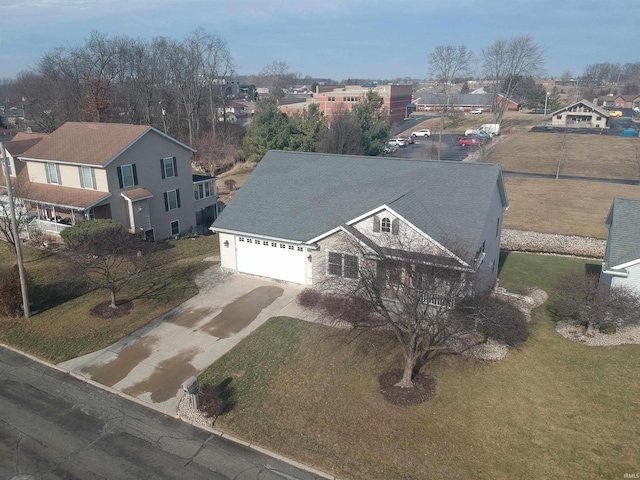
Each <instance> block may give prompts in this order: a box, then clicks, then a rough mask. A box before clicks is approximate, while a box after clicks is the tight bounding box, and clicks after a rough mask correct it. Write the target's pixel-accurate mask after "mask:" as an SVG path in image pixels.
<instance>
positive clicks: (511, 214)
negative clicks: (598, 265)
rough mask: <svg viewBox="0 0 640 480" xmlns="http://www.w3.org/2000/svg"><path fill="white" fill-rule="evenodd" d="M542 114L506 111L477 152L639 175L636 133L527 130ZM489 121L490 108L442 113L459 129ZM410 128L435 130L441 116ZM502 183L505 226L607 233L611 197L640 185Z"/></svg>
mask: <svg viewBox="0 0 640 480" xmlns="http://www.w3.org/2000/svg"><path fill="white" fill-rule="evenodd" d="M547 119H548V117H543V116H541V115H531V114H528V113H523V112H508V113H507V114H506V116H505V118H504V120H503V123H502V126H501V131H502V135H501V136H500V137H498V138H496V139H494V140H493V141H492V142H491V143H490V144H489V145H488V147H487V149H486V151H485V152H484V155H483V156H482V157H480V158H482V159H483V160H482V161H488V162H491V163H499V164H500V165H502V168H503V170H505V171H513V172H527V173H541V174H548V175H554V176H555V175H556V174H557V173H559V174H560V175H571V176H582V177H590V178H598V177H600V178H611V179H624V180H633V181H638V180H640V138H638V137H635V138H629V137H621V136H613V135H593V134H559V133H539V132H530V131H529V130H530V128H531V127H532V126H534V125H538V124H540V123H541V122H542V121H543V120H547ZM492 121H493V117H492V116H491V115H489V114H483V115H480V116H474V115H465V116H462V117H460V118H457V119H447V120H446V122H445V131H446V133H463V132H464V130H465V129H467V128H472V127H478V126H479V125H481V124H482V123H491V122H492ZM414 128H415V129H417V128H431V129H432V131H434V132H437V131H439V128H440V119H430V120H427V121H425V122H423V123H422V124H420V125H418V126H416V127H414ZM409 133H410V132H409ZM558 168H559V172H558ZM505 183H506V186H507V195H508V197H509V210H508V211H507V213H506V215H505V219H504V226H505V227H506V228H513V229H518V230H531V231H536V232H543V233H559V234H565V235H580V236H586V237H597V238H606V237H607V229H606V228H605V226H604V221H605V218H606V216H607V213H608V212H609V208H610V207H611V202H612V201H613V199H614V197H632V198H640V186H634V185H624V184H619V183H606V182H593V181H579V180H565V179H559V180H555V179H538V178H516V177H507V178H506V179H505Z"/></svg>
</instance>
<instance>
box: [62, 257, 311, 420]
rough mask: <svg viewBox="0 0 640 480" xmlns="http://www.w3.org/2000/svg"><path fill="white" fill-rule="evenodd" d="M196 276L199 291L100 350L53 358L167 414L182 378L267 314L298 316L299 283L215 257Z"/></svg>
mask: <svg viewBox="0 0 640 480" xmlns="http://www.w3.org/2000/svg"><path fill="white" fill-rule="evenodd" d="M196 283H197V284H198V287H199V288H200V291H199V293H198V294H197V295H196V296H194V297H192V298H191V299H189V300H187V301H186V302H184V303H183V304H182V305H180V306H178V307H176V308H174V309H173V310H171V311H170V312H168V313H166V314H165V315H163V316H161V317H159V318H157V319H156V320H154V321H153V322H151V323H150V324H148V325H147V326H145V327H143V328H142V329H140V330H138V331H136V332H135V333H133V334H132V335H130V336H128V337H125V338H123V339H121V340H120V341H118V342H116V343H114V344H113V345H111V346H109V347H107V348H105V349H103V350H100V351H97V352H94V353H90V354H88V355H84V356H82V357H78V358H75V359H73V360H69V361H66V362H63V363H61V364H59V366H60V367H62V368H64V369H67V370H70V371H72V372H74V373H76V374H78V375H80V376H83V377H85V378H89V379H91V380H93V381H95V382H98V383H100V384H103V385H106V386H108V387H111V388H113V389H115V390H118V391H121V392H123V393H125V394H127V395H129V396H132V397H135V398H137V399H138V400H140V401H142V402H143V403H147V404H151V405H152V406H153V407H154V408H156V409H159V410H161V411H164V412H165V413H167V414H169V415H172V416H173V415H175V414H176V411H177V407H178V402H179V401H180V398H181V397H182V395H183V392H182V390H181V385H182V382H183V381H184V380H186V379H187V378H189V377H190V376H192V375H198V374H199V373H201V372H202V371H203V370H205V369H206V368H207V367H208V366H209V365H211V364H212V363H213V362H215V361H216V360H217V359H218V358H220V357H221V356H222V355H224V354H225V353H226V352H228V351H229V350H231V349H232V348H233V347H234V346H235V345H236V344H237V343H238V342H239V341H240V340H242V339H243V338H244V337H246V336H247V335H248V334H249V333H251V332H252V331H254V330H255V329H256V328H258V327H259V326H260V325H262V324H263V323H264V322H265V321H266V320H267V319H268V318H270V317H273V316H279V315H286V316H292V317H297V318H302V317H303V316H304V313H303V312H302V311H301V310H300V309H299V307H298V306H297V305H296V302H295V297H296V295H297V294H298V293H299V292H300V291H302V290H303V289H304V287H303V286H300V285H291V284H286V283H281V282H275V281H270V280H268V279H263V278H257V277H251V276H246V275H242V274H237V273H223V272H221V271H220V267H219V265H218V264H215V265H214V266H212V267H211V268H209V269H207V270H206V271H205V272H204V273H203V274H202V275H200V276H199V277H198V278H197V279H196Z"/></svg>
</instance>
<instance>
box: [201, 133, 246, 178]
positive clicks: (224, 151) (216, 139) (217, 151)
mask: <svg viewBox="0 0 640 480" xmlns="http://www.w3.org/2000/svg"><path fill="white" fill-rule="evenodd" d="M243 133H244V132H243V131H242V127H239V126H237V125H231V124H226V125H222V126H220V128H218V129H217V130H216V132H215V133H214V132H208V133H205V134H204V135H202V136H201V137H200V138H198V139H196V140H195V141H194V144H193V146H194V148H195V149H196V150H197V153H196V156H195V161H196V163H197V164H198V165H199V166H200V167H201V168H202V169H203V170H204V171H205V173H206V174H207V175H212V176H215V175H217V174H219V173H220V172H221V171H224V170H225V169H227V168H229V167H231V166H233V165H235V164H236V163H237V162H238V161H239V160H240V159H241V158H242V135H243Z"/></svg>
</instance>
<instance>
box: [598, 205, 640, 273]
mask: <svg viewBox="0 0 640 480" xmlns="http://www.w3.org/2000/svg"><path fill="white" fill-rule="evenodd" d="M606 225H607V227H609V238H608V245H607V247H608V248H607V253H608V257H607V258H605V259H604V260H605V262H606V263H607V265H608V266H609V267H610V268H613V267H616V266H618V265H622V264H624V263H627V262H631V261H633V260H637V259H640V199H637V198H622V197H616V198H614V199H613V204H612V205H611V210H609V215H608V216H607V221H606Z"/></svg>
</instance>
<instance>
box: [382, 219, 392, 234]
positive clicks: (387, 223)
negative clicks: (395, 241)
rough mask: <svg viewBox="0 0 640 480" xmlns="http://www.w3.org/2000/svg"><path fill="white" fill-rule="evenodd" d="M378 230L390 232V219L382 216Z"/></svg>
mask: <svg viewBox="0 0 640 480" xmlns="http://www.w3.org/2000/svg"><path fill="white" fill-rule="evenodd" d="M380 230H381V231H383V232H386V233H391V220H389V219H388V218H387V217H384V218H383V219H382V221H381V222H380Z"/></svg>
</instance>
